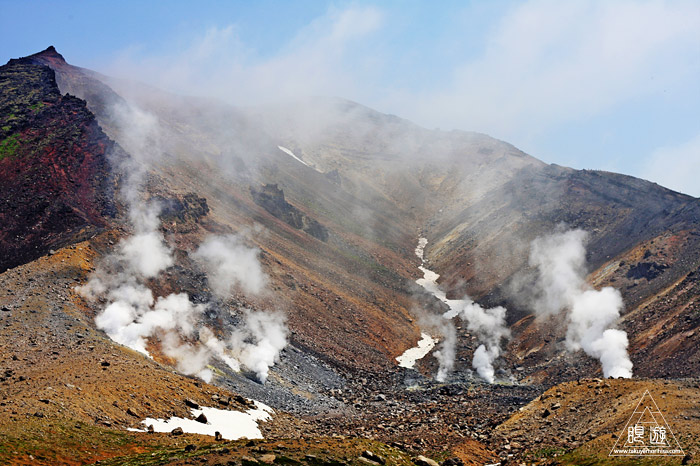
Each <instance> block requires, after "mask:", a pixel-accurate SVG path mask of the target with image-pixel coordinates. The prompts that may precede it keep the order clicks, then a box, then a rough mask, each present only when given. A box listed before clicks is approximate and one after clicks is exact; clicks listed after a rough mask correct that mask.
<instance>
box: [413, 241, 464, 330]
mask: <svg viewBox="0 0 700 466" xmlns="http://www.w3.org/2000/svg"><path fill="white" fill-rule="evenodd" d="M427 244H428V239H427V238H419V239H418V246H416V256H418V257H419V258H420V261H421V265H420V266H419V267H418V268H419V269H420V270H421V272H423V278H419V279H418V280H416V283H418V284H419V285H420V286H422V287H423V288H424V289H425V290H426V291H427V292H429V293H430V294H432V295H433V296H435V297H436V298H438V299H439V300H440V301H442V302H443V303H445V304H447V305H448V306H449V308H450V310H449V311H447V312H446V313H445V314H444V317H445V318H446V319H451V318H453V317H456V316H457V314H459V306H460V304H462V303H463V302H464V300H461V299H447V294H446V293H445V292H444V291H442V290H441V289H440V287H439V286H438V284H437V281H438V278H440V274H438V273H435V272H433V271H432V270H430V269H427V268H426V267H424V264H425V259H424V258H423V252H424V251H425V246H426V245H427Z"/></svg>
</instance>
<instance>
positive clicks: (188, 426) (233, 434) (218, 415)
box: [130, 401, 274, 440]
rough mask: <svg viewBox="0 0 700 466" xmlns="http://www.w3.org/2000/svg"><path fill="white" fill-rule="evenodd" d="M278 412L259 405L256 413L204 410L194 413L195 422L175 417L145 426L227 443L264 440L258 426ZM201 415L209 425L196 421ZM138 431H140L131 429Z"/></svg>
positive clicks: (148, 423) (251, 411) (155, 429)
mask: <svg viewBox="0 0 700 466" xmlns="http://www.w3.org/2000/svg"><path fill="white" fill-rule="evenodd" d="M273 413H274V411H273V410H272V408H270V407H269V406H267V405H264V404H263V403H260V402H259V401H255V409H249V410H248V411H246V412H244V413H242V412H240V411H228V410H224V409H217V408H209V407H206V406H202V407H201V408H200V409H192V416H193V418H192V419H185V418H181V417H172V418H170V419H152V418H146V419H144V420H143V421H141V423H142V424H143V425H145V426H151V425H152V426H153V430H154V431H155V432H170V431H172V430H173V429H175V428H176V427H180V428H181V429H182V431H183V432H185V433H188V434H202V435H211V436H214V435H215V434H216V432H219V433H220V434H221V436H222V437H223V438H225V439H226V440H238V439H240V438H244V437H245V438H248V439H261V438H263V435H262V432H261V431H260V427H258V422H260V421H267V420H269V419H270V415H271V414H273ZM200 414H204V416H206V418H207V423H206V424H204V423H201V422H198V421H195V418H197V417H198V416H199V415H200ZM130 430H138V429H130Z"/></svg>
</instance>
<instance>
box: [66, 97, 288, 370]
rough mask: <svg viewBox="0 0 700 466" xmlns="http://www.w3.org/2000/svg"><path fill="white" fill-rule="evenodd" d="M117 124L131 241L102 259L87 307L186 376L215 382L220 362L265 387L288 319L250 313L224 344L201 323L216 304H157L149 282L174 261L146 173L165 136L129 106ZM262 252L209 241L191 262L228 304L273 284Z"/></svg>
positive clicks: (102, 324) (162, 300) (113, 332)
mask: <svg viewBox="0 0 700 466" xmlns="http://www.w3.org/2000/svg"><path fill="white" fill-rule="evenodd" d="M113 117H114V121H116V122H117V123H118V125H117V126H118V128H119V130H120V131H121V132H123V133H124V134H123V137H122V138H121V139H122V140H123V142H124V144H125V146H126V147H127V149H128V150H129V151H130V153H131V154H132V158H129V159H125V160H121V161H119V162H120V166H119V168H120V170H121V171H122V172H123V173H124V176H125V178H124V181H123V183H122V190H121V192H120V195H121V196H122V199H123V200H124V201H125V203H126V205H127V207H128V213H129V221H130V223H131V226H132V228H133V234H132V235H131V236H129V237H126V238H123V239H122V240H121V241H120V242H119V243H118V244H117V246H116V248H115V250H114V252H113V253H112V254H110V255H108V256H107V257H105V258H104V259H103V260H102V262H101V263H100V265H99V266H98V268H97V269H96V270H95V272H94V273H93V274H92V275H91V277H90V279H89V281H88V283H87V284H86V285H84V286H81V287H78V288H77V291H78V292H79V293H80V294H81V295H83V296H84V297H85V298H86V299H87V300H89V301H98V300H99V301H101V302H102V301H104V302H106V305H105V306H104V308H103V309H102V311H100V312H99V313H98V315H97V317H96V318H95V323H96V325H97V327H98V328H100V329H103V330H104V331H105V332H106V333H107V334H108V335H109V336H110V338H112V339H113V340H114V341H116V342H118V343H121V344H123V345H125V346H128V347H130V348H132V349H134V350H136V351H140V352H142V353H144V354H148V352H147V350H146V346H147V339H149V338H158V339H159V340H160V342H161V348H162V351H163V352H164V354H165V355H167V356H169V357H171V358H173V359H175V360H176V363H177V368H178V370H179V371H180V372H183V373H185V374H190V375H198V376H199V377H201V378H203V379H204V380H206V381H209V380H210V379H211V377H212V372H211V370H210V369H208V368H207V365H208V364H209V363H210V362H211V360H212V358H214V357H216V358H218V359H220V360H221V361H223V362H224V363H226V364H227V365H228V366H229V367H231V368H232V369H233V370H235V371H238V370H240V368H241V366H245V367H246V368H248V369H250V370H252V371H253V372H255V373H256V375H257V377H258V379H259V380H260V381H261V382H263V383H264V382H265V381H266V380H267V377H268V373H269V368H270V366H272V365H273V364H274V363H275V361H276V360H277V358H278V355H279V352H280V351H281V350H282V348H284V347H285V346H286V344H287V327H286V324H285V318H284V316H283V315H282V314H279V313H271V312H256V311H252V310H245V311H244V313H243V316H244V318H243V322H242V325H241V326H239V327H238V328H236V329H234V330H233V331H232V332H231V334H230V335H229V336H228V337H227V338H223V339H219V338H218V337H217V336H216V335H215V334H214V332H213V331H212V330H211V329H209V328H208V327H206V326H204V325H203V324H201V317H202V315H203V313H204V311H205V310H206V309H207V308H208V307H209V306H211V304H194V303H192V302H191V301H190V298H189V296H188V295H187V294H186V293H177V294H175V293H174V294H170V295H168V296H161V297H158V298H154V296H153V293H152V292H151V290H150V289H149V288H148V287H147V286H146V280H147V279H152V278H156V277H158V276H159V275H160V274H161V272H163V271H164V270H165V269H167V268H168V267H170V266H172V265H173V264H174V262H175V261H174V258H173V254H172V249H171V248H170V247H169V246H168V245H167V243H166V242H165V238H164V237H163V233H162V232H161V230H160V219H159V218H158V215H159V213H160V206H159V205H158V204H156V203H147V202H144V201H143V200H142V197H143V182H144V179H145V174H146V173H147V167H148V166H149V164H150V163H151V162H152V161H153V160H155V159H156V158H157V157H159V156H160V153H159V150H160V144H159V134H160V132H159V128H158V124H157V120H156V119H155V117H153V116H152V115H149V114H146V113H144V112H142V111H140V110H138V109H135V108H132V107H129V106H126V107H125V106H123V105H122V106H119V107H118V108H116V109H115V110H114V112H113ZM258 253H259V251H258V250H257V249H253V248H249V247H247V246H245V244H243V241H241V239H240V238H238V237H236V236H233V235H228V236H221V237H219V236H211V237H209V238H207V239H206V240H205V241H204V242H203V243H202V244H201V245H200V247H199V248H198V250H197V251H196V252H195V253H194V254H193V257H194V258H195V259H196V260H197V261H199V262H200V263H201V264H202V266H203V267H204V269H205V270H206V272H207V273H208V276H209V281H210V285H211V288H212V290H213V291H214V293H215V294H216V295H217V296H218V297H219V298H221V299H222V300H224V299H226V298H227V297H229V296H230V294H231V292H232V291H233V290H234V289H235V288H236V287H240V288H241V289H243V291H245V292H247V293H251V294H258V293H261V292H262V291H263V290H264V288H265V285H266V283H267V277H266V275H265V273H264V272H263V270H262V267H261V265H260V262H259V261H258Z"/></svg>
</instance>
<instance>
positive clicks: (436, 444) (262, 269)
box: [0, 47, 700, 466]
mask: <svg viewBox="0 0 700 466" xmlns="http://www.w3.org/2000/svg"><path fill="white" fill-rule="evenodd" d="M231 85H235V83H232V84H231ZM0 90H1V91H2V92H1V96H2V97H0V119H2V121H1V122H0V222H1V223H2V225H3V228H2V230H1V231H0V271H1V272H2V274H0V282H1V283H2V284H3V285H5V286H0V289H2V290H3V291H1V292H0V305H1V306H2V311H3V312H2V313H0V317H1V318H2V320H0V347H2V348H3V351H4V353H5V354H6V355H7V358H6V359H7V360H6V361H4V364H5V366H4V369H5V372H4V374H5V376H4V377H3V378H2V381H0V387H1V388H2V391H1V392H0V398H2V399H3V403H2V404H0V405H1V407H0V410H2V412H3V413H4V419H6V420H5V421H0V433H2V435H3V438H5V439H7V440H6V441H4V440H3V441H0V444H2V443H3V442H4V443H5V444H7V445H13V446H12V447H11V448H10V449H12V448H14V449H16V450H17V452H19V453H17V452H15V453H12V454H9V453H6V452H5V450H6V449H0V458H3V459H8V461H10V460H12V461H15V462H17V463H18V464H19V463H20V462H21V461H25V460H27V461H28V458H29V455H32V458H35V459H36V458H39V459H40V460H41V462H42V463H43V464H56V463H51V461H56V458H59V462H60V461H69V460H70V461H75V462H78V463H88V462H94V461H96V460H98V459H100V458H101V459H108V458H112V461H119V460H120V458H121V459H124V458H127V457H129V455H132V454H135V453H134V452H137V453H140V452H154V451H160V450H161V449H166V448H170V447H173V448H175V447H176V448H180V449H182V448H185V446H184V445H181V446H180V445H179V444H178V443H173V442H176V440H177V439H178V438H179V437H178V436H172V435H171V436H168V435H161V434H148V433H127V430H126V429H127V428H131V429H142V430H145V429H146V428H147V427H148V426H147V425H144V424H143V423H142V421H143V420H144V419H146V418H148V419H151V420H152V419H158V418H163V419H165V418H170V417H179V418H182V417H187V416H189V417H195V414H194V411H193V412H192V413H190V411H189V410H190V409H199V407H200V405H201V406H204V407H207V406H212V405H215V406H217V407H219V408H222V409H226V410H231V411H236V410H237V411H245V410H246V409H247V410H248V411H247V412H253V411H255V410H256V409H262V408H260V406H258V405H256V404H255V403H253V402H251V401H249V400H247V399H248V398H249V399H252V400H256V401H258V402H262V403H264V404H265V405H266V406H268V407H270V408H271V409H272V410H274V412H275V414H274V416H273V417H272V420H270V421H268V422H265V423H260V425H261V426H263V427H261V429H262V433H261V435H263V436H264V437H265V439H268V440H269V441H270V442H275V441H278V442H280V443H279V445H283V444H284V446H283V447H273V446H270V445H271V444H270V445H268V444H267V443H265V444H264V446H258V447H256V444H255V443H254V442H252V443H250V444H247V443H246V442H245V441H239V443H232V444H231V445H229V446H228V447H226V450H227V452H222V451H221V450H220V449H217V448H218V447H212V446H211V444H212V442H214V441H213V440H212V439H210V438H208V437H207V438H206V439H205V438H204V437H195V436H194V434H191V435H192V436H191V437H187V438H188V440H187V442H186V443H188V444H192V445H197V448H201V449H202V450H201V451H200V452H199V453H197V454H200V453H201V454H205V453H202V451H205V452H208V453H206V454H211V455H213V457H215V458H220V459H221V461H223V460H224V459H225V458H229V457H230V460H231V461H234V464H239V463H237V461H240V460H241V459H240V456H245V455H248V456H250V455H253V456H255V455H256V454H257V456H256V457H255V458H252V459H251V458H249V459H248V460H244V462H243V464H250V462H251V461H253V462H255V463H256V464H257V463H260V464H263V463H265V462H268V463H269V462H270V461H266V460H265V459H261V455H264V454H272V456H273V457H274V458H273V459H272V460H271V461H273V462H275V463H279V462H280V461H282V458H288V459H289V458H294V460H293V461H295V463H292V462H289V461H288V462H287V464H297V462H304V463H305V464H340V463H337V462H336V463H334V462H333V461H342V464H356V463H357V462H358V461H359V462H360V463H364V464H385V463H386V464H404V463H402V462H406V461H410V460H411V458H412V457H415V456H416V455H418V454H428V452H431V453H430V454H432V455H434V456H436V457H438V456H439V458H438V459H441V460H442V461H443V464H445V463H446V462H447V461H445V460H448V458H459V461H462V462H464V464H486V463H487V462H489V461H490V462H492V463H494V462H497V461H499V460H500V461H508V463H503V464H510V461H515V459H512V457H508V454H509V452H511V454H516V455H517V456H516V458H517V459H522V460H523V461H525V460H526V459H527V460H528V461H530V460H532V459H533V458H534V457H533V456H532V455H533V454H534V453H533V452H535V451H536V450H537V449H538V448H539V446H538V445H537V444H536V442H535V443H533V441H534V439H530V440H527V439H524V437H525V436H524V435H523V432H522V429H521V431H519V430H518V429H519V427H518V426H519V424H517V423H518V422H521V423H523V425H530V424H528V423H533V422H540V420H538V418H537V416H538V414H537V413H536V412H535V411H534V408H532V409H530V408H531V407H532V406H536V407H537V409H540V404H542V403H544V400H546V398H547V397H549V396H553V395H552V393H559V394H560V395H557V397H559V396H562V397H564V396H566V397H568V398H566V397H565V398H562V401H561V402H557V404H559V405H560V406H559V407H561V405H562V404H564V405H565V406H566V407H567V409H566V410H565V409H561V410H559V407H558V408H552V407H551V406H548V407H547V408H546V410H547V412H548V413H550V411H552V412H553V411H554V410H557V412H556V414H554V415H553V418H551V419H557V420H558V424H556V425H553V424H552V423H550V424H546V425H545V426H544V427H542V428H543V429H545V430H546V429H549V430H547V432H548V435H549V436H550V437H551V439H552V440H551V442H552V445H553V446H555V447H556V448H560V449H562V452H567V453H569V454H574V453H575V454H578V455H583V456H581V457H585V458H592V457H596V454H597V453H591V450H590V448H591V445H598V443H596V442H602V440H601V439H602V436H603V435H605V436H607V437H608V439H609V438H610V435H609V434H613V435H615V436H616V435H617V434H618V433H619V432H620V431H621V429H622V428H623V426H622V424H624V422H626V421H627V419H626V418H625V413H626V412H627V411H626V410H627V407H626V406H624V407H622V406H621V407H620V412H619V413H618V412H617V408H615V410H616V411H615V413H616V414H615V415H614V416H613V417H612V418H611V419H613V418H614V419H613V421H611V422H612V423H613V424H610V425H606V426H597V427H596V428H595V429H597V430H595V432H594V433H595V436H589V434H591V429H592V427H591V426H588V431H587V432H586V426H582V425H578V424H576V425H575V426H574V423H573V422H569V421H568V420H567V417H566V415H567V413H569V414H571V413H575V411H573V408H575V407H576V406H582V404H581V403H587V401H585V400H587V399H588V398H587V397H590V396H592V395H591V392H595V393H598V392H601V391H602V392H604V397H606V398H605V400H607V401H606V402H608V401H609V402H610V403H612V401H610V400H615V399H616V398H619V397H630V398H633V397H634V396H635V395H636V394H637V392H638V391H639V390H642V388H644V389H647V387H649V386H661V385H663V386H664V387H667V388H665V390H667V391H669V392H670V391H672V392H673V395H672V397H673V399H674V400H681V399H682V400H684V401H683V402H680V401H678V402H677V405H678V406H682V410H681V411H678V412H677V413H676V415H675V417H676V418H678V419H684V421H678V422H679V423H680V425H681V427H682V428H683V429H684V434H685V435H687V437H685V438H686V448H687V451H688V452H689V453H690V452H691V451H692V452H693V453H692V455H693V461H697V459H695V458H696V457H697V453H700V452H698V446H697V445H698V443H697V439H698V438H700V431H698V429H697V425H695V426H694V427H693V422H692V421H691V420H690V419H691V418H692V419H695V418H696V417H697V416H700V413H698V412H697V404H696V405H695V407H693V405H692V403H689V402H687V400H689V399H691V398H692V397H695V398H692V399H696V398H697V395H698V393H697V381H698V379H697V377H698V374H700V350H699V348H700V345H699V344H700V332H699V331H698V326H699V325H700V307H699V306H700V304H699V298H700V285H699V284H700V280H698V277H700V199H697V198H693V197H691V196H688V195H685V194H681V193H678V192H675V191H672V190H670V189H667V188H665V187H663V186H660V185H658V184H655V183H651V182H649V181H646V180H643V179H639V178H634V177H631V176H627V175H623V174H618V173H611V172H606V171H596V170H575V169H571V168H567V167H562V166H559V165H554V164H547V163H544V162H542V161H540V160H538V159H537V158H535V157H533V156H532V155H529V154H526V153H524V152H522V151H521V150H519V149H518V148H516V147H514V146H512V145H511V144H508V143H507V142H504V141H499V140H497V139H494V138H492V137H490V136H488V135H485V134H480V133H475V132H467V131H440V130H429V129H426V128H422V127H420V126H418V125H416V124H414V123H412V122H410V121H408V120H405V119H403V118H401V117H400V116H395V115H387V114H383V113H380V112H378V111H375V110H373V109H371V108H368V107H365V106H363V105H362V104H361V103H356V102H351V101H347V100H344V99H341V98H325V97H315V98H307V99H300V100H297V101H292V102H287V103H283V104H269V105H265V106H256V107H250V106H246V107H243V106H240V107H237V106H233V105H230V104H225V103H222V101H216V100H214V99H204V98H193V97H187V96H181V95H175V94H171V93H168V92H165V91H162V90H158V89H155V88H153V87H150V86H147V85H144V84H140V83H136V82H130V81H126V80H122V79H115V78H111V77H108V76H104V75H102V74H100V73H97V72H94V71H91V70H88V69H84V68H80V67H77V66H73V65H71V64H69V63H67V62H66V60H65V59H64V58H63V56H61V55H60V54H59V53H58V51H56V49H55V48H53V47H49V48H48V49H46V50H44V51H42V52H39V53H37V54H34V55H31V56H28V57H24V58H20V59H13V60H10V61H9V62H8V63H7V64H6V65H4V66H2V67H0ZM572 143H575V141H573V142H572ZM419 241H421V242H420V243H419ZM417 247H418V248H419V249H416V248H417ZM418 252H420V254H418ZM416 281H417V282H416ZM426 336H427V337H428V338H429V339H430V341H432V342H433V343H434V348H433V347H431V349H429V350H428V352H427V354H425V355H424V356H423V357H421V358H419V359H417V360H415V361H413V364H412V365H410V367H408V366H405V365H404V364H401V365H399V361H397V359H396V358H397V357H398V356H400V355H402V354H403V353H404V352H405V351H406V350H409V349H411V348H413V347H415V346H416V345H417V342H418V341H419V340H421V339H422V338H426ZM20 337H21V338H20ZM426 341H428V340H427V339H426ZM105 363H106V364H105ZM602 379H605V380H602ZM622 379H625V380H622ZM125 384H127V385H128V388H126V389H123V388H124V387H125V386H127V385H125ZM577 384H578V385H580V386H581V387H580V389H577V388H575V387H577V386H578V385H577ZM55 387H61V388H59V389H58V390H57V389H55ZM76 387H80V395H78V394H77V392H78V389H77V388H76ZM100 387H105V388H100ZM562 387H563V388H562ZM572 387H574V388H572ZM545 393H546V394H547V395H545ZM561 393H564V394H565V395H561ZM672 397H671V395H669V398H672ZM625 399H626V398H625ZM186 400H187V401H188V402H189V404H186V403H185V401H186ZM582 400H584V401H582ZM630 402H631V401H630ZM528 403H530V404H528ZM538 403H539V404H538ZM669 403H670V401H669ZM674 403H676V401H674ZM684 403H685V404H684ZM194 405H197V407H196V408H195V406H194ZM526 405H527V409H526V410H525V411H523V412H525V413H530V411H531V412H532V416H534V417H527V418H526V417H523V416H525V415H520V414H518V413H519V412H520V411H519V409H520V408H523V407H524V406H526ZM569 406H571V407H572V411H568V409H569V408H568V407H569ZM669 406H670V405H669ZM674 406H675V405H674ZM523 409H524V408H523ZM542 409H545V408H542ZM576 409H579V408H576ZM611 409H612V408H611ZM678 409H681V408H678ZM528 410H530V411H528ZM564 411H566V413H565V412H564ZM265 412H266V411H265ZM538 412H541V411H538ZM197 415H198V414H197ZM202 415H204V414H202ZM255 415H256V416H258V415H260V414H255ZM528 415H529V414H528ZM260 416H262V415H260ZM519 416H520V417H519ZM548 416H549V414H547V416H544V415H542V416H541V417H542V420H541V422H545V421H544V418H547V417H548ZM683 416H685V418H684V417H683ZM623 418H624V419H623ZM533 419H534V420H533ZM210 421H211V420H210ZM210 421H209V424H210V425H211V424H212V422H210ZM686 421H687V422H686ZM149 422H150V421H149ZM173 422H176V421H173ZM180 422H183V423H184V421H180ZM207 422H208V421H207V417H206V416H205V417H204V424H206V423H207ZM200 423H202V422H201V419H200ZM49 425H60V426H63V427H62V429H63V428H64V427H65V429H64V431H62V432H64V433H63V434H61V435H60V436H58V437H56V439H55V441H48V440H47V441H43V442H34V443H31V444H29V446H15V445H19V444H20V443H21V441H23V440H22V439H24V438H25V434H23V433H22V432H24V431H26V432H30V433H35V432H47V429H48V427H47V426H49ZM78 425H79V426H81V427H78ZM183 425H184V424H183ZM538 425H539V424H538ZM514 426H515V427H514ZM172 427H173V428H175V427H178V426H177V425H175V424H172ZM71 429H78V430H80V432H81V433H80V434H79V435H81V436H84V437H81V438H84V439H87V440H88V441H91V442H94V443H96V444H97V445H100V447H99V448H98V450H99V452H98V453H99V454H97V453H96V454H94V455H93V454H88V453H85V454H83V453H78V452H75V453H71V452H70V450H71V448H70V445H71V442H73V440H71V435H73V433H72V432H73V430H71ZM557 429H559V430H557ZM566 429H569V430H566ZM69 431H70V432H69ZM169 431H170V430H168V431H167V432H169ZM564 431H566V434H564ZM65 432H68V433H65ZM112 432H118V433H119V434H118V435H120V436H123V437H120V439H122V440H120V441H121V442H122V443H119V442H116V441H114V442H112V441H108V440H106V437H105V436H107V435H112V434H111V433H112ZM75 435H78V434H75ZM114 435H117V434H114ZM337 435H341V436H343V437H344V438H343V440H342V441H341V440H337V441H335V440H328V439H327V438H331V437H333V436H337ZM319 438H324V439H326V440H324V442H329V443H328V444H327V445H326V446H325V447H324V451H326V452H328V453H318V452H315V453H308V454H306V453H304V454H302V452H305V451H306V450H307V447H306V446H305V444H304V442H307V441H311V439H319ZM290 439H293V440H290ZM596 439H597V440H596ZM693 439H694V440H693ZM232 440H233V439H232ZM177 441H178V442H179V440H177ZM693 441H695V443H693ZM261 442H263V441H261ZM285 442H287V443H285ZM334 442H336V443H334ZM513 444H518V445H520V446H519V447H514V446H512V445H513ZM120 445H128V447H124V448H122V447H121V446H120ZM214 445H221V444H220V443H219V444H216V443H214ZM260 445H263V444H262V443H261V444H260ZM504 445H508V448H507V449H506V448H505V447H504ZM255 448H259V449H260V451H256V450H255ZM587 448H588V449H587ZM130 449H131V450H130ZM380 449H381V452H379V450H380ZM35 450H36V451H39V452H40V453H39V454H38V455H40V456H37V454H36V452H35ZM132 450H133V451H132ZM263 450H264V451H263ZM268 450H269V451H268ZM282 450H285V451H287V450H288V452H287V453H284V454H283V453H281V451H282ZM364 450H372V452H374V453H372V452H370V453H372V454H369V453H367V452H364V453H363V451H364ZM13 451H14V450H13ZM193 451H195V450H192V449H190V452H193ZM232 451H233V452H234V453H231V452H232ZM347 452H353V453H352V454H350V453H347ZM375 453H376V454H375ZM343 454H346V455H347V456H343ZM605 454H606V455H607V451H606V452H605ZM3 455H4V456H3ZM13 455H14V456H13ZM227 455H228V456H227ZM236 455H238V456H236ZM304 455H306V456H304ZM309 455H311V456H312V458H309ZM372 455H374V456H372ZM528 455H530V456H528ZM586 455H589V456H586ZM377 456H379V457H377ZM52 458H53V459H52ZM275 458H276V459H275ZM319 458H320V459H319ZM343 458H344V459H343ZM358 458H363V460H362V461H360V460H359V459H358ZM509 458H511V459H509ZM268 459H269V458H268ZM180 460H181V458H178V457H176V456H169V457H167V458H165V459H164V460H163V463H161V464H166V463H167V464H181V463H178V462H177V461H180ZM278 460H279V461H278ZM245 461H249V463H245ZM290 461H292V460H291V459H290ZM414 461H416V460H415V458H414ZM455 461H456V460H455ZM538 461H539V459H538ZM113 464H118V463H113ZM222 464H223V463H222ZM416 464H421V463H416ZM427 464H430V463H427ZM450 464H457V463H450ZM547 464H559V463H556V462H555V463H547ZM562 464H569V463H562ZM448 466H449V464H448Z"/></svg>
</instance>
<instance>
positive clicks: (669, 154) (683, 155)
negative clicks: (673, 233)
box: [638, 134, 700, 197]
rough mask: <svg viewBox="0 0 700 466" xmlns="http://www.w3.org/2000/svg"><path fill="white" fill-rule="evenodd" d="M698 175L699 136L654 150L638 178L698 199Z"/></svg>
mask: <svg viewBox="0 0 700 466" xmlns="http://www.w3.org/2000/svg"><path fill="white" fill-rule="evenodd" d="M698 174H700V134H698V135H697V136H695V137H694V138H693V139H691V140H689V141H686V142H684V143H682V144H679V145H676V146H668V147H662V148H659V149H657V150H655V151H654V152H653V153H652V154H651V156H650V157H649V158H648V159H647V161H646V163H645V164H644V167H643V168H642V170H641V172H640V173H639V174H638V176H640V177H641V178H644V179H647V180H651V181H655V182H656V183H659V184H660V185H662V186H666V187H667V188H670V189H673V190H676V191H680V192H682V193H685V194H690V195H691V196H695V197H700V181H698Z"/></svg>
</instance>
